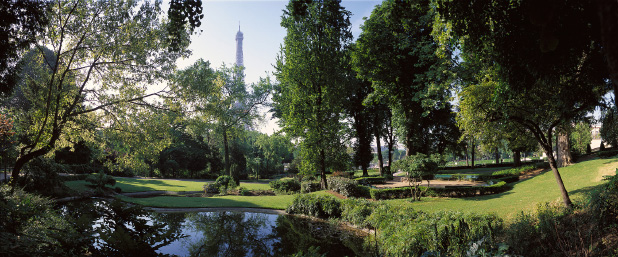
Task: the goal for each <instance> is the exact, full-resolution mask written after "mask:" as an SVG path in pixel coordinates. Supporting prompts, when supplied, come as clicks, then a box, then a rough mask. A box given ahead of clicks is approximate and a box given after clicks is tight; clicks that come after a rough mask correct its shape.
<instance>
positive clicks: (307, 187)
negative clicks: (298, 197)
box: [300, 180, 322, 193]
mask: <svg viewBox="0 0 618 257" xmlns="http://www.w3.org/2000/svg"><path fill="white" fill-rule="evenodd" d="M320 190H322V186H321V185H320V181H319V180H310V181H303V182H302V183H300V192H301V193H311V192H317V191H320Z"/></svg>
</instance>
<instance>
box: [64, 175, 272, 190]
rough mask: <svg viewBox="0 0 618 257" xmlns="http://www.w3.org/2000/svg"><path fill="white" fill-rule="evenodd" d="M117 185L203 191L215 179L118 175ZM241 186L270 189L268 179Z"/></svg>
mask: <svg viewBox="0 0 618 257" xmlns="http://www.w3.org/2000/svg"><path fill="white" fill-rule="evenodd" d="M115 179H116V185H115V186H114V187H119V188H120V189H121V190H122V192H124V193H133V192H146V191H173V192H183V191H202V190H204V189H203V186H204V184H205V183H212V182H214V180H200V181H187V180H175V179H139V178H123V177H116V178H115ZM87 184H88V182H86V181H84V180H76V181H67V182H65V185H67V186H68V187H69V188H71V189H73V190H76V191H78V192H83V191H85V190H87V189H88V187H86V185H87ZM240 186H242V187H245V188H247V189H249V190H269V189H270V187H269V186H268V180H263V182H244V181H242V180H241V181H240Z"/></svg>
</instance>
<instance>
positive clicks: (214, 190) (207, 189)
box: [202, 183, 219, 194]
mask: <svg viewBox="0 0 618 257" xmlns="http://www.w3.org/2000/svg"><path fill="white" fill-rule="evenodd" d="M202 188H203V189H204V193H208V194H218V193H219V184H217V183H206V184H204V186H203V187H202Z"/></svg>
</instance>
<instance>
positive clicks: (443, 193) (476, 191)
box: [370, 181, 512, 200]
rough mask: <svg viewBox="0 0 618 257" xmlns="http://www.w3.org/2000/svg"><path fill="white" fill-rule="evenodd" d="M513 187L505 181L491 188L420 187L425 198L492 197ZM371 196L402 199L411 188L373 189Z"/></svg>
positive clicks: (409, 195) (406, 196) (409, 193)
mask: <svg viewBox="0 0 618 257" xmlns="http://www.w3.org/2000/svg"><path fill="white" fill-rule="evenodd" d="M511 188H512V187H511V186H510V185H508V184H507V182H504V181H496V182H495V184H493V185H490V186H475V187H445V188H436V187H430V188H427V187H420V189H421V191H424V190H426V191H425V196H433V197H471V196H477V195H491V194H497V193H502V192H506V191H508V190H510V189H511ZM370 195H371V198H372V199H375V200H383V199H402V198H409V197H411V196H412V195H411V192H410V187H397V188H385V189H371V191H370Z"/></svg>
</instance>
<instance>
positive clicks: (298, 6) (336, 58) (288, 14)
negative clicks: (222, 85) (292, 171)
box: [273, 0, 352, 188]
mask: <svg viewBox="0 0 618 257" xmlns="http://www.w3.org/2000/svg"><path fill="white" fill-rule="evenodd" d="M349 16H350V12H349V11H346V10H345V9H344V8H343V7H341V5H340V1H337V0H323V1H290V3H289V4H288V5H287V7H286V9H285V10H284V11H283V16H282V18H281V26H282V27H284V28H285V29H286V30H287V34H286V36H285V39H284V42H283V46H282V48H281V53H280V54H279V56H278V58H277V64H276V65H275V68H276V72H275V75H276V77H277V80H278V81H279V82H280V83H281V85H280V86H279V87H278V90H277V92H275V94H274V96H273V101H274V102H275V108H276V109H279V110H280V112H281V119H280V124H281V126H282V127H283V129H284V130H285V131H286V133H288V134H289V135H291V136H293V137H296V138H299V139H300V145H301V155H302V156H303V158H302V159H303V162H302V164H303V165H302V168H303V170H304V171H306V172H308V171H312V170H318V171H319V172H320V176H321V184H322V188H327V182H326V170H327V169H329V168H335V167H336V166H337V165H340V164H341V160H340V159H341V158H342V157H345V155H346V154H345V147H344V146H343V144H342V142H341V138H342V136H343V133H342V130H343V124H342V122H341V119H342V118H343V117H342V116H341V113H342V111H343V99H344V94H345V90H344V89H345V86H346V78H345V74H346V73H345V71H346V69H347V68H346V67H347V65H348V60H347V56H348V54H347V53H346V51H347V49H348V46H349V44H350V41H351V40H352V33H351V32H350V18H349Z"/></svg>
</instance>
